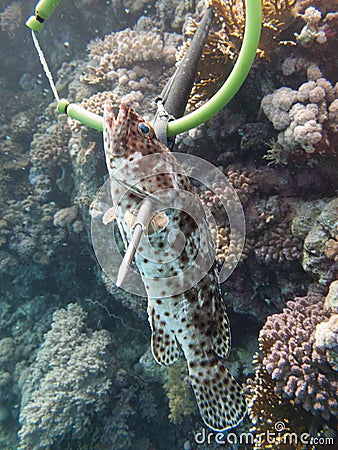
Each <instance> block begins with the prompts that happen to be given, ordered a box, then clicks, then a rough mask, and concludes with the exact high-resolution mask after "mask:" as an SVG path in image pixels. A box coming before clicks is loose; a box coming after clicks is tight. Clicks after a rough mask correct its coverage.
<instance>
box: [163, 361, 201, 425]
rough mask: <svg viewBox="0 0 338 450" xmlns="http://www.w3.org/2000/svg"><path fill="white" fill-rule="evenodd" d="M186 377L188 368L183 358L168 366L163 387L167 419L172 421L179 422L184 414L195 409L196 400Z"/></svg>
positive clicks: (190, 412) (188, 413)
mask: <svg viewBox="0 0 338 450" xmlns="http://www.w3.org/2000/svg"><path fill="white" fill-rule="evenodd" d="M187 377H188V370H187V366H186V362H185V361H184V360H183V359H180V361H179V362H178V363H176V364H175V365H173V366H171V367H169V368H168V372H167V376H166V378H167V380H166V382H165V383H164V385H163V387H164V389H165V391H166V392H167V396H168V400H169V409H170V413H169V420H170V421H171V422H173V423H179V422H181V421H182V418H183V417H184V416H187V415H190V414H192V413H193V412H195V411H196V402H195V399H194V397H193V395H192V392H191V388H190V384H189V382H188V379H187Z"/></svg>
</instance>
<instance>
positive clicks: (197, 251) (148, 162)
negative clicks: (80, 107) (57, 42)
mask: <svg viewBox="0 0 338 450" xmlns="http://www.w3.org/2000/svg"><path fill="white" fill-rule="evenodd" d="M103 137H104V150H105V157H106V164H107V167H108V171H109V174H110V183H111V186H110V190H111V196H112V201H113V205H114V208H115V210H114V218H115V219H116V221H117V225H118V227H119V230H120V232H121V235H122V237H123V240H124V242H125V245H128V243H129V242H130V239H131V236H132V227H133V224H134V223H135V217H136V216H137V211H138V208H139V205H140V202H141V201H142V200H143V199H144V198H145V197H147V198H150V199H151V200H152V201H153V203H154V204H156V203H158V210H156V211H155V212H154V217H153V220H152V221H151V223H150V225H149V226H148V230H147V233H146V235H145V236H144V237H142V239H141V242H140V245H139V247H138V251H137V252H136V255H135V264H136V266H137V268H138V271H139V273H140V274H141V277H142V281H143V283H144V286H145V290H146V292H147V296H148V317H149V322H150V326H151V331H152V335H151V348H152V353H153V356H154V358H155V360H156V361H157V362H158V363H159V364H161V365H171V364H173V363H174V362H175V361H177V359H178V358H179V356H180V354H181V353H182V351H183V354H184V356H185V358H186V360H187V364H188V371H189V379H190V383H191V386H192V388H193V391H194V394H195V397H196V400H197V404H198V408H199V411H200V414H201V417H202V419H203V420H204V422H205V424H206V425H207V426H208V427H210V428H212V429H214V430H220V431H224V430H227V429H229V428H232V427H235V426H236V425H238V423H239V422H240V421H241V420H242V419H243V417H244V415H245V413H246V403H245V399H244V395H243V393H242V390H241V388H240V386H239V385H238V383H237V382H236V381H235V379H234V378H233V377H232V375H231V374H230V372H229V371H228V369H227V368H226V366H225V364H224V360H225V359H226V358H227V357H228V354H229V348H230V327H229V321H228V317H227V313H226V309H225V305H224V302H223V300H222V298H221V293H220V289H219V285H218V276H217V269H216V266H215V259H214V249H213V243H212V239H211V236H210V231H209V227H208V223H207V219H206V216H205V213H204V210H203V207H202V206H200V202H198V201H197V200H196V198H197V196H196V195H195V194H194V192H193V188H192V185H191V182H190V180H189V178H188V177H187V176H186V175H185V173H184V171H183V169H182V167H181V166H180V164H179V163H178V161H177V159H176V158H175V157H174V156H173V154H172V153H171V152H170V151H169V149H168V148H167V147H166V146H165V145H164V144H163V143H162V142H161V141H160V140H159V139H157V137H156V135H155V133H154V130H153V128H152V127H151V125H150V124H148V123H146V122H145V121H144V120H143V119H142V117H141V116H140V115H138V114H137V113H136V112H135V111H134V110H133V109H132V108H130V107H128V106H126V105H124V104H122V105H121V107H120V110H119V113H118V115H117V117H116V118H115V117H114V113H113V110H112V107H111V106H110V105H108V104H106V105H105V106H104V130H103ZM182 193H183V196H182V195H181V194H182ZM191 204H193V205H194V206H193V211H192V213H191V211H190V210H189V207H191ZM194 214H195V215H197V216H198V220H197V221H196V219H195V218H194V217H192V216H193V215H194ZM197 222H199V224H198V223H197ZM177 230H179V232H177ZM175 233H176V234H175ZM189 267H190V268H192V270H189V269H187V268H189ZM205 267H207V269H206V270H205Z"/></svg>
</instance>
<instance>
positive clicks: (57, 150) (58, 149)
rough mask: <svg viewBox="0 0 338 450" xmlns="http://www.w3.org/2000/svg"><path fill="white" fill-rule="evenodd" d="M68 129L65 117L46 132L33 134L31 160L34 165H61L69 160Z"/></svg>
mask: <svg viewBox="0 0 338 450" xmlns="http://www.w3.org/2000/svg"><path fill="white" fill-rule="evenodd" d="M69 137H70V130H69V128H68V126H67V121H66V118H65V117H60V118H59V123H58V124H57V125H53V126H52V127H50V129H49V130H48V133H44V134H38V133H37V134H35V135H34V138H33V141H32V144H31V152H30V157H31V162H32V164H33V165H34V166H35V167H42V168H48V167H54V166H62V165H64V164H66V163H67V162H68V161H69V155H68V152H67V149H68V140H69Z"/></svg>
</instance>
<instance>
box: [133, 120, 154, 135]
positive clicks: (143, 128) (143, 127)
mask: <svg viewBox="0 0 338 450" xmlns="http://www.w3.org/2000/svg"><path fill="white" fill-rule="evenodd" d="M137 131H138V132H139V134H140V135H141V136H143V137H145V138H147V139H151V138H153V137H154V135H155V132H154V130H153V127H152V126H151V125H149V124H148V123H146V122H142V123H139V124H138V127H137Z"/></svg>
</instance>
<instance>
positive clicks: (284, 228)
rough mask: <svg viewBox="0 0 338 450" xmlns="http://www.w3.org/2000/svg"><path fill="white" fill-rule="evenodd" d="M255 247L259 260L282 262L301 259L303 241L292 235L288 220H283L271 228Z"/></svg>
mask: <svg viewBox="0 0 338 450" xmlns="http://www.w3.org/2000/svg"><path fill="white" fill-rule="evenodd" d="M254 247H255V255H256V258H257V259H258V260H259V261H264V262H266V263H269V262H272V261H275V262H279V263H281V262H283V261H293V260H297V259H300V257H301V250H302V242H301V240H300V239H299V238H298V237H296V236H292V234H291V230H290V225H289V224H288V223H287V222H281V223H280V224H278V225H277V226H276V227H275V228H269V229H268V230H267V231H266V232H265V233H264V234H263V235H262V236H261V237H260V238H259V239H258V241H257V242H256V243H255V245H254Z"/></svg>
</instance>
